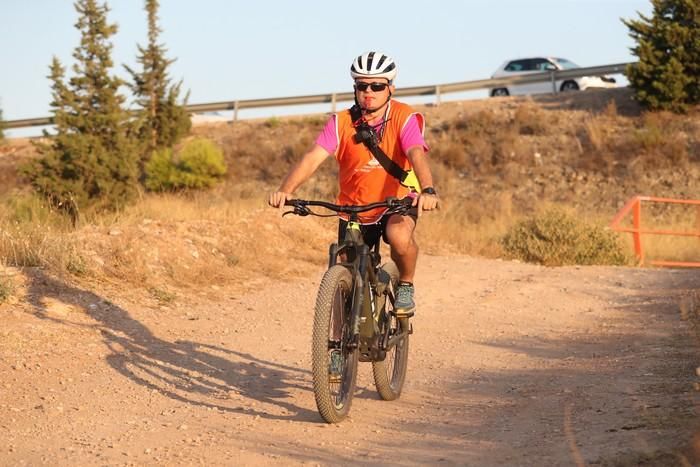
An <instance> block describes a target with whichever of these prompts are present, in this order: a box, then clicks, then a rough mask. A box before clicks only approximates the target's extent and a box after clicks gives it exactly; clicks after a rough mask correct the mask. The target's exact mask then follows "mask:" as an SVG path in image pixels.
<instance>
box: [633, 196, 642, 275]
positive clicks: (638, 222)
mask: <svg viewBox="0 0 700 467" xmlns="http://www.w3.org/2000/svg"><path fill="white" fill-rule="evenodd" d="M632 225H633V226H634V232H633V233H632V238H633V239H634V253H635V255H637V258H638V259H639V265H640V266H641V265H642V263H643V262H644V250H643V247H642V232H641V230H642V200H641V199H637V202H636V203H634V208H633V209H632Z"/></svg>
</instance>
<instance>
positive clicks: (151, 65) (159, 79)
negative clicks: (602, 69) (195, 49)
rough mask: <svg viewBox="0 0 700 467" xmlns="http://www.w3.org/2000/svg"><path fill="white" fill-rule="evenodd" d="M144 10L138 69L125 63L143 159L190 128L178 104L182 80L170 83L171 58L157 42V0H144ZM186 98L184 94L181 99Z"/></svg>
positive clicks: (170, 143)
mask: <svg viewBox="0 0 700 467" xmlns="http://www.w3.org/2000/svg"><path fill="white" fill-rule="evenodd" d="M145 10H146V12H147V13H148V45H147V46H146V47H142V46H140V45H139V46H138V50H139V57H138V58H137V61H138V62H139V63H140V64H141V71H140V72H136V71H134V70H132V69H131V68H129V67H128V66H125V68H126V69H127V71H128V72H129V73H130V74H131V76H132V79H133V84H132V85H131V89H132V91H133V93H134V95H135V96H137V98H138V100H137V102H138V104H139V105H140V106H141V107H142V108H143V112H142V114H141V117H140V129H139V136H140V139H141V141H142V142H143V143H144V146H145V148H146V150H145V151H144V159H148V157H150V155H151V154H152V152H153V151H154V150H156V149H158V148H169V147H172V146H174V145H175V144H176V143H177V142H178V141H179V140H180V139H181V138H182V137H183V136H185V135H186V134H187V133H188V132H189V130H190V126H191V123H190V117H189V115H188V113H187V111H186V109H185V108H184V106H183V105H180V104H178V98H179V95H180V89H181V86H182V81H180V82H179V83H177V84H171V80H170V79H169V77H168V67H169V66H170V65H171V64H172V63H173V62H174V61H175V60H174V59H173V60H169V59H167V58H166V57H165V54H166V49H165V47H164V46H163V45H161V44H159V43H158V36H159V34H160V33H161V32H162V30H161V29H160V28H159V27H158V0H146V3H145ZM186 100H187V99H186V98H185V101H186Z"/></svg>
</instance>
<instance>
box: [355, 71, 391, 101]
mask: <svg viewBox="0 0 700 467" xmlns="http://www.w3.org/2000/svg"><path fill="white" fill-rule="evenodd" d="M393 90H394V89H393V86H390V85H389V80H388V79H386V78H357V79H356V80H355V93H356V95H357V101H358V102H359V103H360V106H361V107H362V108H365V109H375V108H377V107H381V106H383V105H384V104H385V103H386V101H387V100H388V99H389V93H390V92H393Z"/></svg>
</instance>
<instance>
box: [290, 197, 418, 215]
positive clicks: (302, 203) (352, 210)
mask: <svg viewBox="0 0 700 467" xmlns="http://www.w3.org/2000/svg"><path fill="white" fill-rule="evenodd" d="M412 204H413V199H412V198H409V197H406V198H403V199H398V198H395V197H389V198H387V199H386V200H384V201H379V202H376V203H370V204H365V205H361V206H352V205H340V204H333V203H327V202H326V201H309V200H304V199H288V200H286V201H285V202H284V205H285V206H294V211H288V212H286V213H285V214H297V215H299V216H308V215H309V214H314V215H318V214H316V213H314V212H313V211H311V210H310V209H309V206H320V207H322V208H326V209H328V210H330V211H335V212H337V213H344V214H359V213H361V212H366V211H370V210H372V209H376V208H388V210H389V211H393V212H395V213H400V212H403V211H408V209H409V208H410V207H411V205H412ZM385 214H386V213H385Z"/></svg>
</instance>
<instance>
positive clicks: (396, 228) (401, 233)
mask: <svg viewBox="0 0 700 467" xmlns="http://www.w3.org/2000/svg"><path fill="white" fill-rule="evenodd" d="M415 228H416V221H415V220H414V219H413V218H411V217H409V216H392V217H391V218H389V220H388V221H387V225H386V238H387V240H388V241H389V245H390V246H391V259H392V260H394V263H396V266H397V267H398V269H399V287H398V288H397V290H396V303H395V304H394V305H395V308H396V313H397V314H398V315H403V316H413V313H414V312H415V308H416V305H415V302H414V301H413V275H414V274H415V272H416V263H417V261H418V245H417V244H416V241H415V239H414V238H413V231H414V230H415Z"/></svg>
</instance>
